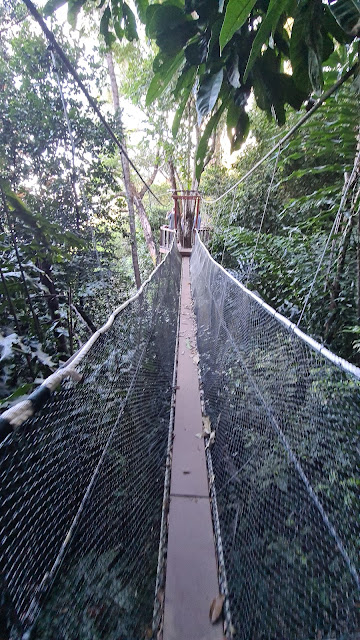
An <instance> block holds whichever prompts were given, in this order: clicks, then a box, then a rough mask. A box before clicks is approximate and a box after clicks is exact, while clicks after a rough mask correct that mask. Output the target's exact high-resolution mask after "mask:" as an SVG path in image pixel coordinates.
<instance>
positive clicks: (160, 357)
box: [0, 244, 181, 640]
mask: <svg viewBox="0 0 360 640" xmlns="http://www.w3.org/2000/svg"><path fill="white" fill-rule="evenodd" d="M180 266H181V265H180V256H179V254H178V251H177V248H176V246H175V244H174V246H173V249H172V251H171V252H170V254H169V255H168V256H167V258H166V260H165V261H164V262H163V263H162V265H161V266H160V268H159V269H158V270H157V271H156V272H155V274H154V275H153V277H152V279H151V280H150V282H149V283H148V284H147V285H146V286H145V288H144V291H143V293H142V294H141V295H139V297H137V298H136V299H135V300H133V301H132V302H131V303H130V304H129V305H128V306H127V307H126V308H125V309H124V310H123V311H122V312H121V313H120V314H119V315H118V316H117V317H116V319H115V321H114V323H113V325H112V327H111V328H110V329H109V330H108V331H107V332H106V333H103V334H102V335H101V336H100V338H99V339H98V340H97V341H96V342H95V344H94V345H93V347H92V348H91V350H90V351H89V352H88V354H87V355H86V356H85V358H84V360H83V361H82V362H81V365H80V366H79V368H78V370H79V371H80V373H81V374H82V376H83V379H82V382H80V383H74V382H67V383H63V385H62V387H61V390H60V391H58V392H56V393H55V394H53V396H52V397H51V398H50V400H49V401H48V402H47V403H46V404H45V405H44V407H43V408H42V409H41V410H40V411H39V412H38V413H37V414H36V415H35V417H33V418H32V419H29V420H27V421H26V422H25V423H24V424H23V425H22V426H21V427H20V428H19V429H18V430H17V431H16V432H15V433H14V435H12V436H9V437H8V438H7V439H6V440H5V441H4V442H3V443H2V445H1V448H0V479H1V502H2V507H1V513H0V538H1V540H2V550H1V569H2V572H1V574H2V583H1V587H2V596H1V613H2V615H1V622H0V625H2V627H4V628H5V627H6V626H7V627H8V628H9V627H11V631H10V637H11V638H14V639H15V638H20V637H21V636H23V634H24V633H25V632H26V633H25V636H24V637H29V633H28V630H30V629H32V631H31V638H34V639H36V640H41V639H44V640H45V639H46V640H88V639H89V640H90V639H91V640H96V639H97V638H99V639H100V638H101V639H102V640H104V639H106V640H122V639H124V640H125V639H126V640H132V639H135V638H136V639H137V640H138V639H139V638H144V637H150V632H151V624H152V612H153V604H154V594H155V579H156V568H157V556H158V546H159V536H160V524H161V513H162V501H163V488H164V475H165V462H166V451H167V439H168V429H169V411H170V402H171V394H172V375H173V365H174V350H175V341H176V330H177V314H178V300H179V287H180ZM69 530H70V534H69ZM39 613H40V615H39ZM5 617H6V619H5ZM34 622H36V624H35V626H34Z"/></svg>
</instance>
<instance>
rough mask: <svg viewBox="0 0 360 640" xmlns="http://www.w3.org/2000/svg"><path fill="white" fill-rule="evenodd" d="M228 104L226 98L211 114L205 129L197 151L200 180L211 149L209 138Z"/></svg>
mask: <svg viewBox="0 0 360 640" xmlns="http://www.w3.org/2000/svg"><path fill="white" fill-rule="evenodd" d="M226 106H227V101H226V100H224V101H223V102H222V104H221V105H220V107H219V109H218V110H217V111H216V112H215V113H214V114H213V115H212V116H211V118H210V120H209V122H208V123H207V125H206V127H205V131H204V133H203V135H202V137H201V140H200V142H199V146H198V149H197V153H196V178H197V180H200V176H201V174H202V172H203V170H204V164H205V159H206V156H207V153H208V150H209V140H210V136H211V134H212V132H213V131H214V130H215V129H216V127H217V125H218V123H219V120H220V118H221V115H222V114H223V112H224V109H225V107H226Z"/></svg>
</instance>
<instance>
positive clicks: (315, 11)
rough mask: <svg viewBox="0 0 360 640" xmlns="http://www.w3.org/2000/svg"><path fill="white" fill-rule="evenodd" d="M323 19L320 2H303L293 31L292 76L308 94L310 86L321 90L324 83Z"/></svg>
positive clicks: (298, 9) (311, 0)
mask: <svg viewBox="0 0 360 640" xmlns="http://www.w3.org/2000/svg"><path fill="white" fill-rule="evenodd" d="M322 16H323V5H322V2H321V0H300V1H299V3H298V6H297V10H296V13H295V17H294V24H293V28H292V32H291V41H290V60H291V66H292V69H293V77H294V80H295V83H296V85H297V86H298V87H299V89H301V90H303V91H305V92H308V93H309V92H310V90H311V87H312V88H313V89H314V90H315V91H320V90H321V87H322V83H323V78H322V61H323V52H324V38H323V31H322ZM329 55H330V52H329Z"/></svg>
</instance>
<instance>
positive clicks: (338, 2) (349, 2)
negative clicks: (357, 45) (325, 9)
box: [328, 0, 360, 36]
mask: <svg viewBox="0 0 360 640" xmlns="http://www.w3.org/2000/svg"><path fill="white" fill-rule="evenodd" d="M328 5H329V8H330V11H331V12H332V14H333V15H334V17H335V19H336V21H337V22H338V23H339V25H340V26H341V28H342V29H344V31H345V32H346V33H349V34H350V35H352V36H358V35H359V34H360V0H328Z"/></svg>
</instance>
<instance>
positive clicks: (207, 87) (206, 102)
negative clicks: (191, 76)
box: [196, 69, 224, 123]
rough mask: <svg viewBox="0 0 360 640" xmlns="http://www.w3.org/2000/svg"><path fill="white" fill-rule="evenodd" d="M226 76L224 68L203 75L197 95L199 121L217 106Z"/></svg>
mask: <svg viewBox="0 0 360 640" xmlns="http://www.w3.org/2000/svg"><path fill="white" fill-rule="evenodd" d="M223 77H224V69H220V71H218V72H217V73H212V74H210V73H208V74H206V75H204V76H203V77H202V80H201V82H200V87H199V90H198V93H197V97H196V111H197V114H198V119H199V123H200V122H201V120H202V119H203V117H204V116H207V114H208V113H210V111H211V110H212V108H213V107H214V106H215V103H216V100H217V99H218V95H219V92H220V89H221V85H222V81H223Z"/></svg>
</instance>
